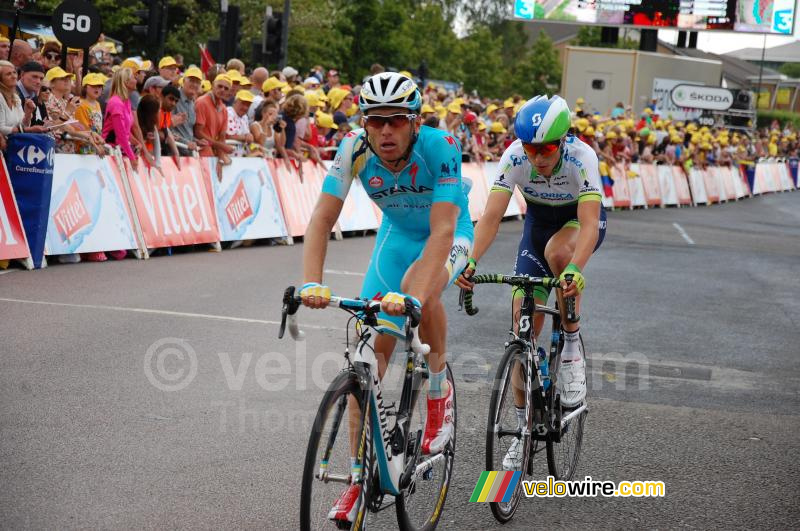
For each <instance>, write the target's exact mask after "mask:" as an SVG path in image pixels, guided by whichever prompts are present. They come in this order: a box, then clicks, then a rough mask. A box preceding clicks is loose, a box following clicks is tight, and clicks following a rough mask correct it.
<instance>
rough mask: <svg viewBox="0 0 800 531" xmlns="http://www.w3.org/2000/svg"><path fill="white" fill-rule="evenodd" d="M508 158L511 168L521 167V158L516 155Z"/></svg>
mask: <svg viewBox="0 0 800 531" xmlns="http://www.w3.org/2000/svg"><path fill="white" fill-rule="evenodd" d="M509 158H510V159H511V164H512V165H513V166H522V158H521V157H519V156H517V155H510V156H509Z"/></svg>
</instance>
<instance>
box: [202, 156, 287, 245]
mask: <svg viewBox="0 0 800 531" xmlns="http://www.w3.org/2000/svg"><path fill="white" fill-rule="evenodd" d="M203 163H204V164H207V165H208V170H209V173H210V175H211V186H212V187H213V190H214V201H215V202H216V204H217V222H218V224H219V230H220V235H221V239H222V240H223V241H233V240H254V239H257V238H278V237H285V236H288V234H289V232H288V231H287V230H286V223H285V221H284V219H283V212H282V211H281V203H280V200H279V199H278V192H277V191H276V189H275V183H274V182H273V180H272V175H271V174H270V171H269V167H268V166H267V162H266V160H264V159H262V158H259V157H247V158H243V157H233V158H232V159H231V164H230V165H228V166H223V167H222V176H221V178H220V175H219V174H218V173H217V159H216V158H206V159H203Z"/></svg>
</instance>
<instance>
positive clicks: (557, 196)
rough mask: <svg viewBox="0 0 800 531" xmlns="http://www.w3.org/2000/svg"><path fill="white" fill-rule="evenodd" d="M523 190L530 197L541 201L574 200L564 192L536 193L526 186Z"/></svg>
mask: <svg viewBox="0 0 800 531" xmlns="http://www.w3.org/2000/svg"><path fill="white" fill-rule="evenodd" d="M523 190H524V192H525V193H526V194H528V195H529V196H531V197H540V198H542V199H548V200H551V201H568V200H570V199H575V197H574V196H573V195H572V194H569V193H566V192H537V191H536V190H534V189H533V188H530V187H528V186H526V187H525V188H524V189H523Z"/></svg>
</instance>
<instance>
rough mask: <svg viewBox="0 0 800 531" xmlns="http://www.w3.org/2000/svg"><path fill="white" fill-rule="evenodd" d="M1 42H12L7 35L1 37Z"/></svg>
mask: <svg viewBox="0 0 800 531" xmlns="http://www.w3.org/2000/svg"><path fill="white" fill-rule="evenodd" d="M0 42H11V41H10V40H8V37H6V36H5V35H0Z"/></svg>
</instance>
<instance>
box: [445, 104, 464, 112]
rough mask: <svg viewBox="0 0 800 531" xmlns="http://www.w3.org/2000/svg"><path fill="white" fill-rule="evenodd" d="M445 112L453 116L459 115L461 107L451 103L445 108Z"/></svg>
mask: <svg viewBox="0 0 800 531" xmlns="http://www.w3.org/2000/svg"><path fill="white" fill-rule="evenodd" d="M447 112H452V113H453V114H461V105H459V104H458V103H456V102H455V101H453V102H451V103H450V105H448V106H447Z"/></svg>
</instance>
